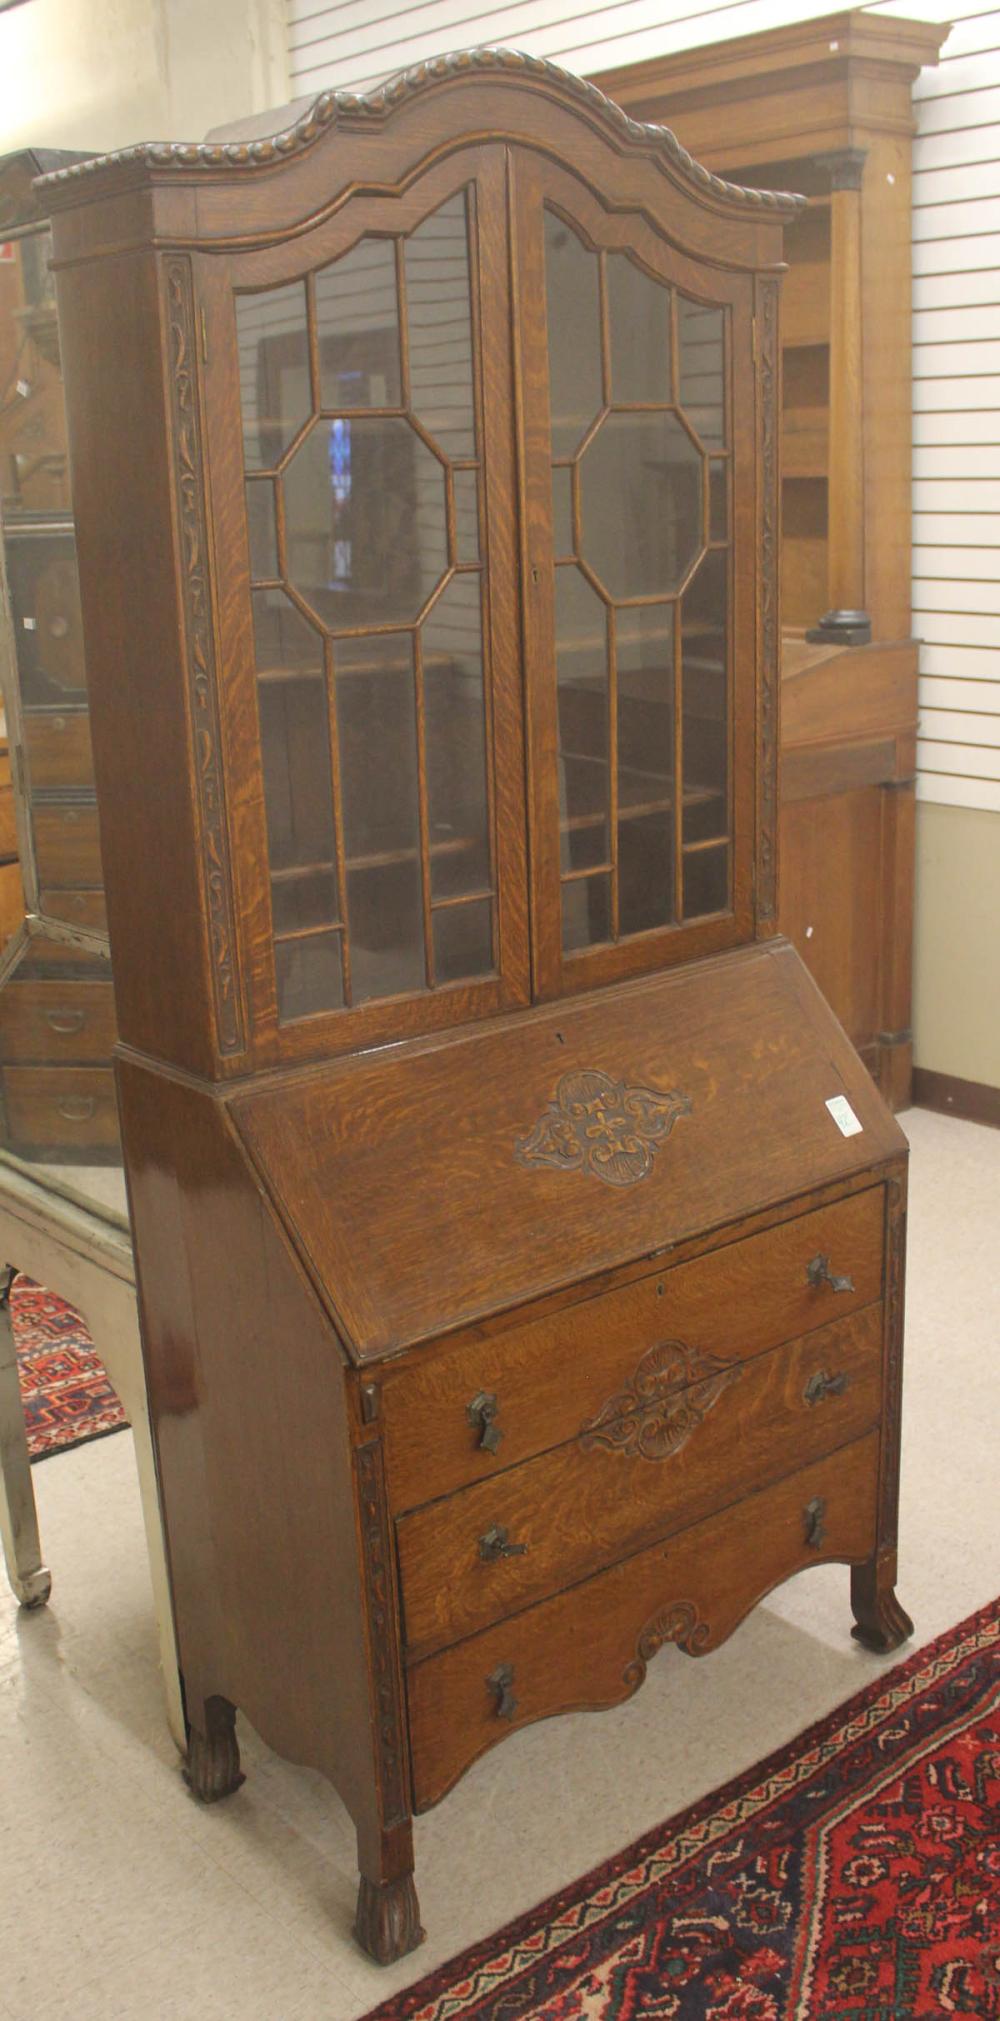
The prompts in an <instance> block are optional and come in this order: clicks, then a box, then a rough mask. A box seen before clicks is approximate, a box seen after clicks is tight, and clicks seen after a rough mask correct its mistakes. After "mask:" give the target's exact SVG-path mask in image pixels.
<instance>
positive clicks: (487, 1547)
mask: <svg viewBox="0 0 1000 2021" xmlns="http://www.w3.org/2000/svg"><path fill="white" fill-rule="evenodd" d="M527 1548H528V1546H527V1544H511V1543H509V1542H508V1535H507V1531H506V1530H505V1529H504V1526H503V1524H502V1523H491V1524H490V1527H489V1529H488V1530H487V1532H486V1534H485V1536H483V1537H480V1539H479V1555H480V1557H481V1558H485V1560H486V1563H487V1564H488V1565H495V1564H496V1561H497V1559H498V1558H523V1557H524V1554H525V1551H526V1550H527Z"/></svg>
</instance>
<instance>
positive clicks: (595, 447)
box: [514, 155, 755, 996]
mask: <svg viewBox="0 0 1000 2021" xmlns="http://www.w3.org/2000/svg"><path fill="white" fill-rule="evenodd" d="M514 173H515V182H516V193H515V205H514V211H515V219H516V245H515V253H514V266H515V272H516V275H517V277H518V280H517V286H518V308H517V336H518V370H519V386H520V402H521V414H522V428H523V450H524V498H525V510H524V523H523V577H524V595H525V647H526V678H527V687H528V713H529V722H530V732H529V768H530V782H531V803H530V804H531V822H532V845H531V847H532V864H533V889H532V904H533V955H534V969H535V990H536V994H538V995H541V996H553V995H558V994H560V993H562V992H564V991H571V990H575V989H579V988H585V987H588V986H590V985H592V984H596V983H601V982H608V981H612V980H617V979H619V978H622V977H625V976H628V975H632V974H639V973H641V972H643V971H644V970H648V969H650V968H658V967H661V966H662V965H663V964H664V963H665V962H668V961H671V960H673V959H678V958H685V959H686V958H688V957H690V956H691V955H693V954H696V953H701V952H707V951H709V950H711V949H715V948H719V947H724V946H727V945H731V944H733V943H734V942H736V941H739V940H744V939H747V938H749V937H750V935H751V933H752V854H753V819H754V808H753V802H754V786H753V744H754V707H755V534H754V504H755V501H754V440H755V423H754V368H753V349H752V346H753V326H752V308H753V297H752V282H751V280H750V278H749V277H748V276H747V275H746V274H738V273H736V274H734V273H730V272H727V271H726V270H725V269H724V268H723V267H722V266H719V267H709V266H707V265H704V264H699V263H696V262H695V261H693V260H692V259H690V258H688V257H686V256H685V255H684V254H683V253H682V252H680V251H679V250H678V249H677V248H676V246H675V245H673V244H672V243H671V242H670V240H669V238H668V237H667V235H666V233H665V232H660V231H658V230H657V229H656V226H655V223H654V222H653V221H652V220H651V219H650V217H649V215H648V214H647V215H645V216H641V215H639V214H638V213H637V212H634V211H632V212H629V211H628V210H625V209H623V208H621V207H616V208H614V209H612V208H610V207H609V206H606V204H605V203H603V202H602V201H601V200H600V199H599V198H598V196H597V195H596V194H595V193H594V191H593V190H592V189H591V188H589V187H588V186H586V185H585V183H584V181H583V180H582V178H579V177H577V176H576V175H575V174H573V173H570V172H569V171H568V170H567V169H566V168H565V167H561V166H558V165H556V164H555V163H553V162H548V161H545V160H544V159H543V158H542V157H541V156H537V155H531V156H528V155H523V156H521V157H519V158H518V159H517V160H516V164H515V170H514ZM737 753H739V754H740V755H739V758H738V759H737V757H736V754H737Z"/></svg>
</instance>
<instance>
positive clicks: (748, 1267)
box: [381, 1186, 883, 1512]
mask: <svg viewBox="0 0 1000 2021" xmlns="http://www.w3.org/2000/svg"><path fill="white" fill-rule="evenodd" d="M882 1221H883V1191H882V1188H881V1187H880V1186H876V1187H872V1188H870V1189H869V1190H867V1191H866V1192H864V1193H858V1194H855V1195H854V1196H853V1197H852V1198H850V1199H847V1200H838V1201H836V1202H834V1204H833V1205H832V1206H829V1207H821V1208H818V1209H817V1210H816V1211H815V1212H814V1213H812V1214H803V1215H799V1216H798V1217H796V1218H795V1219H793V1220H790V1221H784V1222H782V1223H781V1225H780V1226H779V1227H776V1228H769V1229H766V1230H765V1231H764V1232H763V1233H762V1234H760V1235H751V1236H748V1237H747V1238H746V1239H745V1240H744V1241H742V1242H731V1243H728V1244H726V1245H725V1246H724V1247H722V1248H720V1249H716V1250H713V1251H711V1253H710V1254H708V1255H705V1256H699V1257H697V1258H695V1259H694V1260H693V1261H692V1262H690V1263H682V1264H680V1265H678V1267H677V1268H676V1269H674V1270H667V1271H657V1272H656V1273H655V1274H653V1275H651V1276H648V1277H642V1278H639V1279H637V1280H635V1281H634V1282H633V1283H631V1284H625V1285H622V1286H621V1288H620V1289H619V1290H617V1291H610V1292H607V1293H605V1294H604V1296H603V1297H599V1298H590V1299H586V1300H584V1301H583V1302H582V1303H578V1304H574V1305H569V1306H564V1307H562V1308H561V1309H560V1310H559V1311H557V1312H553V1313H550V1314H549V1315H548V1316H547V1317H546V1318H543V1319H538V1320H535V1321H533V1322H532V1323H531V1324H529V1325H525V1326H515V1327H510V1328H508V1329H507V1330H505V1331H503V1332H500V1333H496V1334H493V1335H492V1336H490V1337H489V1338H484V1339H483V1340H482V1341H470V1340H468V1338H466V1339H465V1340H464V1341H463V1342H461V1343H457V1344H456V1345H455V1346H454V1347H446V1348H441V1349H437V1350H435V1349H433V1348H431V1349H427V1348H425V1349H422V1350H418V1352H417V1354H416V1355H415V1356H414V1357H413V1358H411V1359H410V1360H408V1361H407V1362H405V1363H402V1362H401V1363H399V1364H398V1365H397V1366H396V1367H395V1368H393V1367H392V1366H391V1365H390V1366H389V1367H388V1368H387V1369H386V1371H385V1374H384V1377H383V1379H382V1401H381V1415H382V1422H383V1427H384V1441H385V1456H386V1472H387V1478H388V1485H389V1498H390V1504H391V1506H392V1508H393V1509H394V1510H395V1511H397V1512H401V1511H402V1510H404V1509H409V1508H413V1507H415V1506H417V1505H419V1504H420V1503H421V1502H426V1501H428V1500H429V1499H430V1497H431V1496H432V1495H443V1494H450V1493H451V1492H453V1490H454V1489H456V1488H459V1487H463V1486H465V1484H466V1483H467V1482H471V1481H476V1480H482V1479H484V1478H493V1477H494V1476H495V1475H496V1474H498V1472H499V1471H500V1470H502V1469H503V1468H505V1467H508V1466H512V1465H514V1464H516V1463H517V1462H519V1461H521V1460H524V1459H528V1458H530V1457H532V1456H533V1455H534V1454H535V1453H539V1452H544V1451H545V1450H546V1449H547V1448H548V1447H550V1446H556V1445H561V1444H562V1443H563V1441H564V1440H566V1439H571V1438H575V1437H576V1435H577V1433H578V1432H579V1431H580V1429H581V1427H582V1425H583V1424H584V1423H586V1422H587V1421H588V1419H590V1418H592V1417H596V1415H597V1413H598V1411H600V1410H601V1409H602V1408H603V1406H604V1405H605V1404H606V1402H607V1400H608V1398H609V1397H610V1396H612V1395H613V1394H614V1392H615V1391H616V1390H618V1389H624V1388H625V1387H627V1385H628V1384H629V1383H630V1382H631V1380H632V1377H633V1375H634V1373H635V1369H636V1364H637V1362H638V1361H639V1359H640V1357H641V1356H642V1355H643V1354H644V1353H645V1352H646V1350H647V1349H650V1348H654V1347H657V1346H660V1345H661V1344H663V1343H665V1342H674V1341H679V1342H682V1343H683V1345H684V1346H685V1347H686V1348H687V1349H688V1350H689V1352H690V1353H691V1354H692V1355H699V1354H700V1355H717V1356H720V1357H721V1358H722V1359H723V1360H725V1361H732V1360H735V1359H738V1358H742V1357H744V1356H747V1355H752V1354H758V1353H760V1352H762V1351H763V1350H764V1349H765V1348H768V1347H776V1346H777V1345H778V1344H779V1343H780V1342H781V1341H785V1340H792V1339H794V1338H795V1337H796V1336H797V1335H798V1334H802V1333H807V1332H809V1331H810V1330H811V1329H812V1328H813V1327H816V1326H822V1325H823V1324H825V1323H826V1322H828V1321H829V1320H831V1319H832V1318H833V1317H834V1316H836V1317H837V1318H838V1319H839V1318H840V1317H841V1316H842V1315H844V1314H846V1313H849V1312H852V1311H856V1310H858V1309H859V1308H860V1307H862V1306H864V1305H870V1304H871V1303H872V1301H873V1300H874V1299H877V1298H880V1297H881V1295H882V1247H883V1229H882ZM823 1255H825V1256H828V1257H829V1259H830V1267H831V1270H832V1271H833V1272H834V1273H835V1274H837V1275H838V1276H849V1277H850V1278H851V1280H852V1284H853V1289H851V1290H850V1291H846V1290H845V1291H838V1292H835V1291H833V1290H831V1288H830V1286H829V1284H827V1283H821V1284H812V1283H810V1281H809V1277H808V1275H807V1268H808V1265H809V1263H810V1262H811V1261H812V1259H813V1258H814V1257H816V1256H823ZM480 1394H482V1395H485V1396H488V1397H495V1398H496V1403H497V1417H496V1420H495V1424H496V1428H497V1429H498V1430H499V1431H500V1432H501V1434H502V1437H501V1442H500V1444H499V1446H498V1448H497V1451H496V1453H492V1452H490V1451H488V1450H486V1449H484V1448H483V1447H482V1446H481V1444H480V1438H481V1425H480V1424H474V1423H470V1421H469V1416H468V1410H469V1407H470V1405H471V1404H472V1403H473V1400H474V1399H475V1398H476V1397H477V1396H479V1395H480Z"/></svg>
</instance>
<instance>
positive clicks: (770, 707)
mask: <svg viewBox="0 0 1000 2021" xmlns="http://www.w3.org/2000/svg"><path fill="white" fill-rule="evenodd" d="M756 303H757V307H756V330H757V389H758V402H759V407H758V411H759V416H760V419H759V439H758V456H759V469H760V501H759V504H760V593H759V599H758V609H759V619H758V624H759V632H758V649H759V667H760V691H759V705H758V706H759V716H758V731H759V758H760V774H759V777H760V785H759V791H758V799H757V918H758V921H760V920H772V919H775V918H776V917H777V911H778V696H779V665H778V646H779V627H778V543H779V539H780V525H779V513H780V506H779V498H778V414H779V412H780V401H781V358H780V353H779V349H778V283H777V281H776V280H770V279H767V280H759V281H758V282H757V295H756Z"/></svg>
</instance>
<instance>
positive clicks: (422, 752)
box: [413, 631, 434, 989]
mask: <svg viewBox="0 0 1000 2021" xmlns="http://www.w3.org/2000/svg"><path fill="white" fill-rule="evenodd" d="M413 700H414V713H415V721H416V736H417V809H418V819H419V823H420V897H421V906H422V910H423V920H424V975H425V977H426V980H427V987H428V989H433V988H434V932H433V920H432V917H431V853H430V820H429V815H428V808H427V710H426V706H425V698H424V655H423V645H422V641H421V635H420V632H419V631H417V632H415V633H414V636H413Z"/></svg>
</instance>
